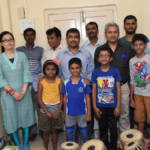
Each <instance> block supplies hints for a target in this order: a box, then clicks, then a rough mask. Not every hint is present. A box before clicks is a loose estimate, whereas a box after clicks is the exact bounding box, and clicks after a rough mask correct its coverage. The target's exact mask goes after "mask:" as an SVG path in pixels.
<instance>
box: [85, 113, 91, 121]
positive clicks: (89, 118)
mask: <svg viewBox="0 0 150 150" xmlns="http://www.w3.org/2000/svg"><path fill="white" fill-rule="evenodd" d="M90 121H91V114H87V115H86V122H90Z"/></svg>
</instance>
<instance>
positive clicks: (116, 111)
mask: <svg viewBox="0 0 150 150" xmlns="http://www.w3.org/2000/svg"><path fill="white" fill-rule="evenodd" d="M114 115H115V117H119V115H120V108H119V107H116V108H115V110H114Z"/></svg>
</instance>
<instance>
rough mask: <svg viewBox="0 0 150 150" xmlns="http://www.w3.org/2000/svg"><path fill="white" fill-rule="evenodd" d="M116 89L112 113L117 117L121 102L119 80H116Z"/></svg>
mask: <svg viewBox="0 0 150 150" xmlns="http://www.w3.org/2000/svg"><path fill="white" fill-rule="evenodd" d="M116 90H117V106H116V108H115V111H114V115H115V116H116V117H118V116H119V115H120V104H121V86H120V82H116Z"/></svg>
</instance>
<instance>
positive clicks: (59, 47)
mask: <svg viewBox="0 0 150 150" xmlns="http://www.w3.org/2000/svg"><path fill="white" fill-rule="evenodd" d="M58 49H62V45H61V44H60V45H59V46H58V47H57V48H56V50H58ZM49 50H54V49H53V48H52V47H49Z"/></svg>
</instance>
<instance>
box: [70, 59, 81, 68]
mask: <svg viewBox="0 0 150 150" xmlns="http://www.w3.org/2000/svg"><path fill="white" fill-rule="evenodd" d="M72 64H77V65H79V66H80V67H82V62H81V59H80V58H77V57H74V58H71V59H70V60H69V68H70V66H71V65H72Z"/></svg>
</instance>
